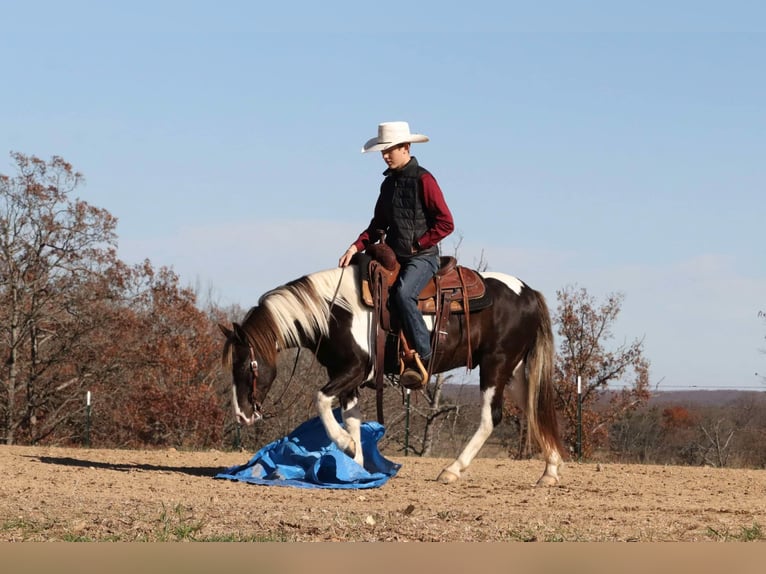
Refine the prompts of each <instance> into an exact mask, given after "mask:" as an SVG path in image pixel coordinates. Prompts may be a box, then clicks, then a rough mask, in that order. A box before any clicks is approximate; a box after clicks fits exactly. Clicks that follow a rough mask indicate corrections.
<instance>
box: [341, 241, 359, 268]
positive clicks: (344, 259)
mask: <svg viewBox="0 0 766 574" xmlns="http://www.w3.org/2000/svg"><path fill="white" fill-rule="evenodd" d="M357 251H358V249H357V248H356V245H352V246H351V247H349V248H348V249H346V252H345V253H344V254H343V255H342V256H341V258H340V260H339V261H338V267H346V266H347V265H348V264H349V263H350V262H351V258H352V257H353V256H354V255H355V254H356V252H357Z"/></svg>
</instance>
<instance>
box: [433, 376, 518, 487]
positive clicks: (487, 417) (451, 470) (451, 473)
mask: <svg viewBox="0 0 766 574" xmlns="http://www.w3.org/2000/svg"><path fill="white" fill-rule="evenodd" d="M498 393H499V396H500V400H499V401H498V402H500V401H502V394H503V391H502V388H500V389H496V388H495V387H489V388H487V389H484V390H483V391H482V405H481V419H480V422H479V428H478V429H476V432H475V433H474V435H473V436H472V437H471V440H469V441H468V444H466V445H465V448H463V452H461V453H460V456H458V457H457V459H455V461H454V462H453V463H452V464H450V465H449V466H448V467H446V468H445V469H444V470H442V471H441V473H440V474H439V477H438V478H437V480H438V481H439V482H441V483H443V484H449V483H451V482H455V481H456V480H457V479H458V478H460V473H461V472H462V471H464V470H465V469H466V468H468V465H469V464H471V461H472V460H473V459H474V457H476V455H477V454H478V452H479V450H481V447H482V446H484V443H485V442H486V441H487V438H489V435H491V434H492V430H493V429H494V428H495V424H496V422H499V421H495V420H494V419H495V418H497V415H495V416H493V410H494V409H493V406H495V397H496V396H498Z"/></svg>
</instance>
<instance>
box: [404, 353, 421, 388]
mask: <svg viewBox="0 0 766 574" xmlns="http://www.w3.org/2000/svg"><path fill="white" fill-rule="evenodd" d="M406 362H407V363H410V364H409V365H405V359H404V358H402V359H401V360H400V371H399V384H400V385H402V386H403V387H404V388H405V389H411V390H418V389H422V388H423V386H424V385H425V384H426V383H427V382H428V370H427V369H426V368H425V366H424V365H423V361H422V360H421V359H420V355H419V354H418V353H417V351H413V352H412V355H410V356H408V357H407V358H406Z"/></svg>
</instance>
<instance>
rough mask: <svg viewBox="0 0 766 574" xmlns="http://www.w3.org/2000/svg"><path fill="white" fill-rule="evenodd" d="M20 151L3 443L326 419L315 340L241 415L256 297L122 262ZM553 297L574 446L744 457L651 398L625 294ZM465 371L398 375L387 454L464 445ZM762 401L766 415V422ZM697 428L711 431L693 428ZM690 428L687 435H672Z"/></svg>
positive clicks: (96, 227) (227, 442)
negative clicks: (423, 384)
mask: <svg viewBox="0 0 766 574" xmlns="http://www.w3.org/2000/svg"><path fill="white" fill-rule="evenodd" d="M11 158H12V160H13V165H14V168H15V173H14V174H12V175H3V174H0V301H1V302H2V303H1V306H0V326H1V327H2V338H1V339H0V352H1V353H2V358H3V370H2V386H1V387H0V441H2V442H4V443H5V444H15V443H18V444H57V445H80V444H86V442H87V444H92V445H93V446H98V447H119V448H137V447H141V448H145V447H169V446H173V447H176V448H187V449H204V448H245V449H250V450H253V449H255V448H258V447H260V446H262V445H263V444H264V443H266V442H267V441H270V440H274V439H276V438H279V437H281V436H284V435H285V434H287V433H288V432H290V431H291V430H292V429H293V428H295V426H297V425H298V424H300V423H301V422H303V421H305V420H306V419H308V418H310V417H312V416H314V408H313V396H314V393H315V391H316V390H317V388H318V386H320V385H319V384H317V382H316V381H319V380H322V378H323V377H324V374H323V372H322V369H321V368H320V367H319V366H318V365H317V364H316V362H315V361H314V360H313V357H312V355H311V353H310V351H306V350H304V351H302V352H295V351H290V352H285V353H283V356H281V357H280V367H281V368H280V369H279V375H278V378H277V380H276V381H275V385H274V387H273V388H272V391H271V392H270V396H269V397H268V400H267V404H266V405H264V408H265V411H266V420H265V421H264V422H262V423H261V424H259V425H256V426H255V427H252V428H240V427H239V426H238V425H237V424H236V422H235V421H234V420H233V417H232V416H231V414H230V412H229V411H230V409H229V404H228V401H229V396H230V394H229V386H230V374H229V373H225V372H223V371H222V369H221V366H220V357H219V354H220V352H221V343H222V341H221V336H220V333H219V331H218V329H217V327H216V324H217V323H218V322H225V321H230V320H233V319H236V320H239V319H241V317H242V316H243V314H244V310H243V309H241V308H239V307H237V306H233V307H229V308H222V307H220V306H218V305H216V304H215V303H214V302H212V301H206V302H204V304H203V303H201V302H200V300H199V299H200V298H199V294H198V293H196V292H195V291H194V290H193V289H191V288H189V287H184V286H182V285H181V282H180V278H179V277H178V276H177V275H176V274H175V273H174V272H173V270H172V269H170V268H167V267H160V268H156V267H154V266H153V265H152V264H151V262H150V261H149V260H146V261H144V262H143V263H141V264H137V265H128V264H126V263H125V262H123V261H121V260H120V259H119V258H118V257H117V236H116V231H115V230H116V219H115V217H114V216H112V215H111V214H110V213H108V212H107V211H106V210H104V209H101V208H98V207H95V206H92V205H89V204H88V203H87V202H84V201H82V200H80V199H77V198H76V197H75V196H74V194H75V192H76V190H77V188H78V187H79V186H80V185H82V183H83V181H84V180H83V176H82V175H81V174H80V173H79V172H77V171H75V170H74V168H73V167H72V166H71V165H70V164H69V163H67V162H66V161H65V160H64V159H62V158H60V157H53V158H51V159H50V160H47V161H45V160H42V159H39V158H37V157H34V156H27V155H24V154H21V153H12V154H11ZM556 296H557V302H558V306H557V309H556V312H555V316H554V321H555V324H556V327H557V330H558V339H559V347H558V349H557V357H556V373H555V386H556V392H557V396H558V400H559V412H560V416H561V420H562V429H563V439H564V442H565V443H566V444H567V445H568V446H569V447H570V448H571V449H572V451H573V452H574V449H575V447H576V448H577V449H578V451H577V454H578V455H580V453H582V456H584V457H586V458H587V457H592V456H595V455H596V454H603V453H604V452H608V453H611V454H610V455H611V456H623V457H627V458H631V459H635V460H637V461H652V462H657V461H659V459H660V458H661V453H660V450H661V449H660V448H659V447H658V445H659V444H663V445H665V446H666V447H667V448H666V449H665V450H666V451H668V452H667V453H666V454H665V455H662V456H670V457H671V458H673V460H676V461H677V462H682V463H688V464H702V463H710V462H711V460H712V461H713V463H715V464H729V463H731V461H732V460H733V458H732V456H733V452H734V450H735V449H734V447H735V445H737V444H738V442H737V441H740V440H741V441H744V442H746V440H745V436H744V434H745V433H743V432H742V426H741V424H740V426H736V428H735V427H731V428H730V425H729V426H727V423H726V422H725V419H723V418H722V419H720V421H718V422H716V423H712V422H710V421H708V419H704V421H707V422H705V423H703V422H702V421H703V417H702V415H701V414H698V413H692V412H691V411H688V409H687V412H688V413H689V414H688V416H687V417H686V418H684V417H685V415H682V411H680V410H677V411H668V412H667V413H666V412H665V411H657V410H656V408H655V410H652V409H648V408H647V405H648V401H649V398H650V395H651V393H650V376H649V367H650V363H649V360H648V359H647V358H646V357H645V355H644V348H643V340H642V339H636V340H634V341H632V342H630V343H624V344H621V345H616V346H614V345H611V343H612V339H613V334H612V331H611V329H612V327H613V325H614V322H615V320H616V318H617V316H618V315H619V313H620V310H621V305H622V301H623V296H622V295H621V294H610V295H608V296H607V297H606V298H605V299H604V300H603V301H598V300H596V299H595V298H594V297H592V296H591V295H590V294H589V293H588V291H587V290H586V289H584V288H582V287H574V286H570V287H566V288H564V289H562V290H560V291H558V292H557V294H556ZM456 377H457V375H455V374H449V375H447V376H443V375H442V376H438V377H435V378H434V380H433V381H432V383H431V384H430V385H429V386H428V387H427V388H426V389H425V390H424V391H422V392H419V393H415V394H414V395H410V396H409V397H407V396H406V395H405V394H404V393H403V392H402V391H400V390H399V389H398V388H396V387H393V386H389V387H388V388H387V390H386V393H385V399H386V407H385V409H386V412H387V413H388V414H387V420H386V436H385V437H384V439H383V441H382V443H381V447H382V448H383V449H384V451H386V450H390V451H393V452H398V453H401V454H408V455H413V456H419V455H426V456H427V455H437V454H443V455H445V456H451V455H453V454H454V453H455V452H456V451H457V450H458V449H459V448H460V446H461V443H462V442H463V441H464V440H465V438H466V437H467V436H468V435H469V434H470V433H472V432H473V430H475V426H476V423H477V420H478V419H477V414H476V413H475V412H472V409H475V408H476V407H475V404H474V403H475V400H474V398H475V397H469V395H470V394H474V395H476V394H478V391H477V390H476V388H475V387H473V386H471V385H467V386H466V394H464V395H463V394H459V395H455V394H454V393H451V394H447V393H445V392H444V390H445V388H446V387H445V385H449V384H450V383H452V382H454V379H455V378H456ZM578 377H580V380H581V381H582V382H583V387H582V393H581V395H580V396H578V395H577V389H576V386H575V385H573V381H576V380H577V378H578ZM88 391H90V392H91V396H92V397H93V405H92V410H91V409H87V408H86V405H85V396H86V393H87V392H88ZM408 399H409V400H408ZM374 400H375V397H374V393H372V392H364V391H363V393H362V403H363V407H364V409H365V411H364V412H366V413H374V412H375V407H374V402H373V401H374ZM579 401H581V402H579ZM578 404H579V405H581V413H582V416H581V420H582V423H581V426H580V428H581V429H582V432H581V433H580V434H578V433H577V429H578V424H577V422H578V420H579V419H578V414H579V413H578ZM407 406H409V408H407ZM679 408H681V407H679ZM756 410H757V409H754V410H753V411H752V416H751V418H750V421H751V422H752V424H753V425H755V426H757V424H758V423H756V421H761V420H762V418H761V415H760V414H758V413H757V412H756ZM86 417H87V420H86ZM522 419H523V413H521V412H520V411H519V410H518V409H516V408H515V407H514V406H513V405H511V404H508V405H507V409H506V417H505V420H506V421H507V422H505V423H504V424H503V425H502V426H501V427H500V428H498V429H497V430H496V432H495V438H494V440H495V444H496V445H499V446H501V447H502V450H503V452H504V453H508V454H511V455H513V456H529V455H530V454H531V453H527V452H525V450H524V446H523V445H525V444H526V440H525V437H523V436H522V429H523V428H524V425H523V424H522ZM742 420H743V419H742V417H740V423H741V421H742ZM764 428H766V422H765V423H764V426H762V427H761V431H760V432H761V433H763V432H764V431H763V429H764ZM693 429H697V430H700V429H704V436H699V434H698V435H695V436H694V437H692V436H691V435H692V434H693ZM86 433H87V435H86ZM753 436H757V432H756V433H755V434H753ZM761 438H762V434H761ZM578 439H579V440H578ZM692 439H694V440H692ZM677 441H680V442H682V443H684V444H686V445H687V446H686V447H683V445H677V447H678V448H670V444H673V443H674V442H677ZM691 444H694V445H697V446H689V445H691ZM652 445H654V446H652ZM684 448H686V450H684ZM756 458H757V457H756ZM655 459H656V460H655ZM738 460H739V459H738ZM742 460H743V461H744V458H743V459H742ZM747 463H748V464H756V465H757V464H763V462H758V461H756V460H755V459H753V460H749V459H748V461H747Z"/></svg>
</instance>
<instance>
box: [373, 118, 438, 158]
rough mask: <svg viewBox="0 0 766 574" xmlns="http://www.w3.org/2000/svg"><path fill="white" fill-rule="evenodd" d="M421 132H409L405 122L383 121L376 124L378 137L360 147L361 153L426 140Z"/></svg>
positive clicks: (408, 126) (408, 125)
mask: <svg viewBox="0 0 766 574" xmlns="http://www.w3.org/2000/svg"><path fill="white" fill-rule="evenodd" d="M427 141H428V137H426V136H424V135H423V134H411V133H410V124H408V123H407V122H384V123H382V124H380V125H378V137H376V138H372V139H371V140H368V141H367V143H366V144H364V147H363V148H362V153H366V152H368V151H383V150H386V149H388V148H390V147H394V146H395V145H399V144H403V143H422V142H427Z"/></svg>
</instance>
